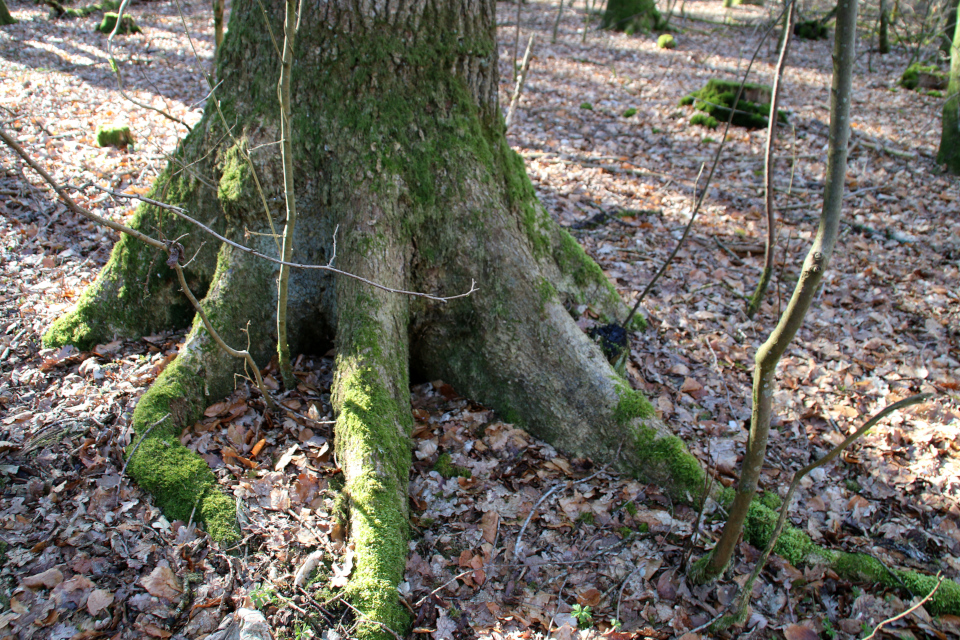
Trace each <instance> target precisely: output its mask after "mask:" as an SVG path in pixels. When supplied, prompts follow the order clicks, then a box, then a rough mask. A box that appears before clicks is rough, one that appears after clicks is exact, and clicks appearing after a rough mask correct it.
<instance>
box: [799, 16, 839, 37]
mask: <svg viewBox="0 0 960 640" xmlns="http://www.w3.org/2000/svg"><path fill="white" fill-rule="evenodd" d="M793 34H794V35H795V36H797V37H798V38H800V39H801V40H826V39H827V38H829V37H830V29H828V28H827V25H825V24H823V23H822V22H820V21H819V20H800V21H799V22H797V23H796V24H795V25H793Z"/></svg>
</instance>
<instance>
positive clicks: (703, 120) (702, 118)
mask: <svg viewBox="0 0 960 640" xmlns="http://www.w3.org/2000/svg"><path fill="white" fill-rule="evenodd" d="M690 124H699V125H700V126H703V127H706V128H708V129H716V128H717V127H718V126H720V123H719V122H718V121H717V119H716V118H714V117H713V116H711V115H707V114H706V113H695V114H693V117H691V118H690Z"/></svg>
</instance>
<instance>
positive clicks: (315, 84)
mask: <svg viewBox="0 0 960 640" xmlns="http://www.w3.org/2000/svg"><path fill="white" fill-rule="evenodd" d="M321 2H323V6H322V7H321V10H313V9H312V10H311V11H305V12H304V14H303V16H302V21H301V25H300V31H299V35H298V37H297V48H298V55H297V57H296V62H295V63H294V65H293V68H292V76H291V87H290V93H291V101H292V103H293V104H295V105H296V109H295V110H294V111H293V114H292V121H291V122H290V126H291V130H292V131H293V132H294V135H293V137H292V147H293V148H292V153H293V158H294V160H295V162H293V166H294V171H293V175H292V176H287V178H289V179H290V180H292V183H293V184H294V185H296V186H295V196H296V200H297V207H298V210H299V223H298V225H297V232H296V242H295V243H294V250H293V262H296V263H299V264H306V265H325V264H327V263H328V262H329V261H330V260H331V258H332V257H333V255H334V242H335V246H336V266H337V267H338V268H340V269H343V270H344V271H345V272H347V273H350V274H354V275H356V276H359V277H362V278H365V279H366V280H367V281H368V282H376V283H379V284H380V285H383V286H385V287H388V288H390V289H393V290H401V289H402V290H405V291H417V292H425V293H429V294H431V295H439V296H458V295H460V294H464V293H466V292H468V291H471V286H472V284H473V283H476V285H477V289H476V290H473V292H472V293H471V294H470V295H467V296H461V297H457V298H455V299H451V300H449V301H447V302H446V303H440V302H436V301H433V300H427V299H425V298H423V297H414V296H408V295H401V294H398V293H396V292H392V291H386V290H384V289H380V288H376V287H372V286H370V285H369V284H367V283H366V282H363V281H360V280H357V279H353V278H350V277H345V276H337V275H334V274H332V273H330V272H327V271H323V270H319V269H293V270H292V271H291V278H290V282H289V297H288V301H287V335H288V336H289V338H290V344H289V348H290V352H291V353H294V354H297V353H324V352H326V351H327V350H329V349H330V348H331V347H334V348H335V349H336V353H337V360H336V371H335V377H334V381H333V393H332V404H333V408H334V410H335V412H336V414H337V422H336V426H335V444H336V451H337V461H338V462H339V463H340V466H341V468H342V470H343V479H344V486H343V489H342V492H341V495H342V498H341V500H340V505H341V506H342V507H343V509H344V511H345V521H346V522H348V523H349V536H350V539H351V541H352V543H353V544H354V547H355V564H354V571H353V573H352V575H351V577H350V582H349V584H348V585H347V587H346V590H345V593H344V595H345V597H347V598H349V600H350V601H351V603H352V604H354V606H356V607H357V608H358V609H359V611H360V612H361V613H362V615H363V616H365V617H366V618H369V619H372V620H374V621H376V622H377V623H382V624H383V625H386V626H387V627H388V628H389V629H391V630H392V631H393V632H396V633H398V634H405V633H406V631H407V626H408V623H409V615H408V613H407V611H406V609H405V608H404V606H403V605H402V603H401V602H400V600H399V598H398V593H397V586H398V585H399V583H400V581H401V580H402V579H403V572H404V566H405V562H406V553H407V543H408V536H409V530H408V525H407V518H408V515H409V514H408V509H409V506H408V505H409V498H408V496H407V483H408V477H409V471H410V466H411V440H410V433H411V430H412V427H413V416H412V411H411V407H410V395H409V380H410V376H411V374H414V375H416V376H417V377H418V378H421V379H427V380H435V379H442V380H444V381H446V382H448V383H449V384H451V385H452V386H453V387H454V388H455V389H457V391H458V392H459V393H461V394H463V395H464V396H467V397H469V398H471V399H472V400H475V401H477V402H480V403H483V404H486V405H487V406H490V407H491V408H493V409H494V410H496V411H497V412H498V413H499V414H500V415H501V416H503V417H504V418H505V419H507V420H509V421H511V422H514V423H516V424H518V425H521V426H523V427H524V428H526V429H528V430H529V431H530V432H531V433H533V434H534V435H536V436H537V437H540V438H542V439H544V440H547V441H548V442H550V443H552V444H553V445H554V446H556V447H557V448H558V449H562V450H564V451H567V452H569V453H570V454H571V455H576V456H586V457H590V458H592V459H593V460H596V461H597V462H600V463H602V462H604V461H609V462H611V463H613V462H615V463H616V464H617V465H618V466H619V467H620V468H621V469H622V470H623V471H626V472H631V473H634V474H636V475H638V476H640V477H642V478H644V479H645V480H647V481H652V482H657V483H658V484H660V485H661V486H663V487H664V489H665V491H668V492H669V493H670V494H671V495H673V496H675V498H676V499H682V500H685V501H691V502H695V501H697V500H698V499H699V494H700V492H702V490H703V471H702V470H701V469H700V466H699V464H698V463H697V461H696V459H695V458H694V457H693V456H691V455H690V453H689V452H688V451H687V449H686V447H685V446H684V444H683V442H682V441H680V440H679V439H678V438H677V437H676V436H674V435H672V434H671V433H670V432H669V429H667V427H666V425H664V424H663V423H662V422H661V421H659V420H658V419H657V418H656V417H655V414H654V412H653V409H652V407H651V406H650V404H649V403H648V402H647V401H646V399H645V398H644V397H643V396H642V394H640V393H639V392H637V391H635V390H633V389H631V388H630V386H629V385H628V384H627V383H626V382H625V381H624V380H623V379H622V378H621V377H620V376H619V375H617V373H616V372H615V371H614V369H613V368H612V367H611V366H610V364H609V363H608V362H607V360H606V358H605V357H604V355H603V353H602V351H601V349H600V348H599V347H598V346H597V344H595V343H594V342H593V341H592V340H590V338H589V337H588V336H586V335H585V334H584V333H583V332H582V331H581V330H580V328H579V327H578V326H577V323H576V319H575V318H573V317H572V316H571V314H570V312H569V311H568V309H573V308H576V307H577V306H578V305H589V306H590V307H591V308H592V309H593V310H595V311H596V312H597V313H598V314H599V315H601V316H605V317H607V318H609V319H610V320H611V321H613V320H617V319H622V318H625V317H626V316H627V314H628V312H629V309H628V308H627V306H626V305H625V304H624V302H623V300H622V299H621V298H620V296H619V294H618V293H617V290H616V289H615V288H614V286H613V285H612V283H611V282H610V281H609V280H608V279H607V277H606V276H605V275H604V273H603V271H602V270H601V269H600V267H599V266H598V265H597V264H596V262H594V261H593V260H592V259H591V258H590V257H589V256H588V255H587V254H586V253H585V252H584V250H583V248H582V247H581V246H580V245H579V244H578V243H577V241H576V239H575V238H574V237H573V236H571V235H570V233H568V232H567V231H566V230H564V229H562V228H561V227H560V226H559V225H558V224H557V223H556V222H555V221H554V220H553V219H552V218H551V217H550V215H549V214H548V213H547V212H546V210H545V209H544V208H543V206H542V205H541V204H540V203H539V202H538V200H537V197H536V191H535V189H534V187H533V185H532V184H531V182H530V180H529V178H528V177H527V175H526V170H525V167H524V163H523V159H522V158H521V157H520V156H519V155H518V154H516V153H515V152H514V151H513V150H512V149H511V148H510V147H509V145H508V144H507V141H506V138H505V136H504V126H503V117H502V115H501V111H500V105H499V102H498V85H499V78H498V77H497V73H498V71H497V59H498V54H497V42H496V29H495V27H496V20H495V15H494V12H493V11H492V10H491V5H490V3H489V2H487V0H463V1H462V2H453V1H452V0H438V2H434V3H426V4H423V3H413V4H411V5H409V6H407V7H406V8H405V9H404V10H403V11H396V12H390V13H389V14H384V15H380V14H375V13H374V12H375V7H374V5H371V4H369V3H335V2H327V0H321ZM263 6H264V8H265V9H266V11H267V13H268V18H269V20H267V21H265V20H264V18H263V15H262V10H261V2H260V0H234V2H233V6H232V12H231V17H230V28H229V30H228V31H227V33H226V35H225V37H224V40H223V43H222V45H221V47H219V48H218V52H217V63H218V68H217V73H216V76H217V78H218V79H219V80H220V81H221V85H220V87H219V89H218V92H217V97H218V101H219V104H215V103H214V101H210V102H208V104H207V108H206V110H205V113H204V115H203V118H202V119H201V120H200V122H198V123H197V124H196V125H195V126H194V127H193V129H192V131H191V132H190V133H189V134H188V135H187V137H186V138H185V139H184V140H183V141H182V142H181V144H180V146H179V147H178V149H177V151H176V154H175V161H174V162H172V163H171V164H170V165H169V166H168V167H167V169H166V170H165V171H164V172H163V173H162V174H161V176H160V177H159V178H158V179H157V181H156V183H155V184H154V187H153V189H152V191H151V196H150V197H151V198H154V199H157V200H163V201H164V202H166V203H168V204H173V205H178V206H180V207H182V208H183V209H186V210H187V211H189V212H190V214H191V216H192V217H193V218H194V219H196V220H199V221H201V222H203V223H205V224H207V225H210V226H212V227H213V228H214V229H215V230H216V231H217V232H218V233H220V234H222V235H224V236H226V237H227V238H229V239H231V240H232V241H234V242H237V243H239V244H241V245H244V246H248V247H250V248H252V249H255V250H257V251H259V252H261V253H263V254H266V255H270V256H276V255H277V254H278V250H279V248H278V247H277V244H278V243H276V242H275V241H274V236H273V235H271V234H272V231H271V227H273V228H277V229H282V226H283V221H284V219H285V217H284V216H285V211H284V209H283V206H282V203H283V202H284V200H285V199H284V195H285V190H284V189H285V186H284V184H285V177H284V175H283V171H282V163H281V161H280V159H279V158H277V157H275V156H273V155H271V153H270V150H271V149H275V148H276V146H275V143H276V141H277V140H278V138H279V135H280V123H279V122H278V115H277V114H278V106H277V103H276V99H277V91H276V87H277V80H278V72H279V69H278V65H276V64H275V58H276V51H275V49H274V46H273V43H272V41H271V38H270V35H269V33H268V28H267V26H266V25H267V24H269V23H276V24H279V23H280V22H282V17H283V15H284V3H283V2H282V0H263ZM374 24H375V25H376V27H377V35H376V37H370V35H369V26H370V25H374ZM451 25H457V26H456V28H453V27H451ZM217 107H219V108H217ZM221 113H222V116H221ZM254 149H255V150H256V151H251V150H254ZM183 166H189V167H190V171H183V170H182V167H183ZM255 176H256V179H255ZM258 183H259V185H260V187H261V188H262V192H260V191H258V186H257V185H258ZM264 203H265V204H264ZM130 224H131V226H132V227H134V228H136V229H139V230H142V231H143V232H144V233H147V234H150V235H152V236H155V237H159V238H163V239H174V238H179V239H180V242H181V243H182V244H183V245H184V251H183V252H182V255H185V256H189V257H190V260H191V261H190V264H189V266H188V267H186V268H185V273H186V278H187V284H188V285H189V287H190V288H191V290H192V291H193V293H194V294H195V295H196V296H197V298H198V299H200V305H201V306H202V308H203V309H204V312H205V314H206V316H207V317H208V318H209V321H210V324H211V325H212V326H213V327H214V328H215V329H216V331H217V333H218V334H219V335H220V337H221V338H222V339H223V340H224V341H225V342H226V343H227V344H229V345H232V346H233V347H235V348H243V347H246V348H247V349H248V350H249V351H250V353H251V355H252V357H253V358H254V359H255V361H256V362H258V363H260V364H262V365H265V364H266V363H268V362H270V360H271V358H272V357H274V355H275V354H276V350H277V341H278V338H277V335H278V333H277V317H276V306H277V290H278V287H277V273H278V267H277V265H276V264H275V263H273V262H269V261H266V260H262V259H260V258H257V257H255V256H252V255H250V254H249V253H246V252H244V251H242V250H240V249H238V248H236V247H233V246H229V245H223V246H218V244H217V243H216V242H213V241H212V240H211V239H210V238H209V237H207V236H205V235H204V233H202V232H201V231H198V230H197V229H196V228H194V227H193V226H192V225H190V224H189V223H187V222H185V221H183V220H182V219H180V218H178V217H176V215H175V214H174V213H173V212H171V211H169V210H166V209H164V208H162V207H156V206H151V205H143V206H141V207H140V208H139V209H138V211H137V213H136V215H135V216H134V218H133V220H132V221H131V223H130ZM193 316H194V311H193V309H192V308H191V306H190V304H189V303H188V302H187V301H186V299H185V298H184V296H183V295H182V292H181V291H180V285H179V282H178V280H177V278H176V274H175V272H174V271H172V270H171V268H170V267H169V266H168V265H167V256H165V255H162V252H160V251H157V250H155V249H153V248H151V247H149V246H147V245H144V244H140V243H138V242H136V241H134V240H131V239H130V238H129V237H124V238H122V239H121V240H120V241H119V242H118V243H117V245H116V246H115V247H114V250H113V253H112V255H111V258H110V261H109V262H108V263H107V265H106V267H104V269H103V270H102V271H101V273H100V275H99V276H98V278H97V280H96V282H95V283H94V284H93V285H92V286H91V287H90V288H89V289H88V290H87V291H86V292H85V293H84V294H83V296H81V298H80V300H79V301H78V304H77V306H76V307H75V308H74V309H73V310H71V311H70V312H69V313H68V314H66V315H65V316H64V317H62V318H60V319H58V320H57V321H56V322H55V323H54V325H53V326H52V327H51V328H50V330H49V331H48V332H47V333H46V334H45V336H44V343H45V344H46V345H47V346H54V345H63V344H67V343H70V344H74V345H76V346H78V347H79V348H81V349H84V350H88V349H90V348H91V347H93V346H95V345H96V344H98V343H101V342H107V341H110V340H112V339H114V338H115V337H124V338H136V337H138V336H143V335H149V334H150V333H154V332H157V331H164V330H169V329H176V328H179V329H184V328H189V329H190V331H189V334H188V335H187V338H186V340H185V342H184V345H183V347H182V348H181V349H180V352H179V353H178V355H177V358H176V359H175V360H174V361H173V362H171V363H170V364H169V365H168V366H167V368H166V369H165V370H164V371H163V373H162V374H161V375H160V376H159V377H158V378H157V380H156V382H155V383H154V384H153V385H152V386H151V387H150V388H149V389H148V390H147V391H146V392H145V393H144V395H143V396H142V397H141V399H140V401H139V404H138V405H137V408H136V410H135V411H134V414H133V425H132V426H133V429H134V431H135V433H136V437H135V440H139V438H140V437H144V440H143V443H142V444H141V445H140V447H139V448H138V449H137V450H136V452H135V453H132V454H131V459H130V464H129V467H128V468H129V470H130V472H131V476H132V477H133V478H134V479H135V480H136V481H137V482H139V483H140V484H141V485H142V486H144V487H145V488H147V489H148V490H150V491H151V492H152V493H153V495H154V499H155V500H156V502H157V504H158V505H159V506H160V507H161V508H163V509H164V511H165V513H168V515H170V516H172V517H178V518H180V517H183V514H187V516H188V517H189V514H190V513H191V512H192V510H193V509H194V507H196V512H195V513H196V515H195V521H196V520H199V521H201V522H203V523H204V524H205V525H206V527H207V530H208V532H209V533H210V535H211V537H213V538H215V539H218V540H221V541H232V540H235V539H236V537H237V536H238V535H239V534H240V531H239V530H238V528H237V525H236V520H235V514H234V510H233V502H232V500H231V499H230V498H229V497H227V496H225V495H224V494H222V493H221V492H220V491H219V490H218V489H217V487H216V485H215V482H214V479H213V475H212V474H211V472H210V470H209V468H207V466H206V464H205V463H204V462H203V460H202V458H200V457H199V456H197V455H196V454H195V453H193V452H191V451H189V450H187V449H186V448H184V447H183V446H182V445H181V444H180V443H179V434H180V433H182V431H183V429H188V428H190V427H191V426H192V425H193V424H194V422H195V421H196V420H197V419H198V417H199V416H201V415H202V412H203V409H204V407H206V406H209V405H210V404H212V403H213V402H216V401H218V400H220V399H222V398H224V397H226V396H227V395H229V394H230V393H231V392H232V391H233V390H234V388H235V386H236V385H237V384H238V383H237V380H238V379H240V376H245V375H246V376H249V374H250V372H247V371H244V365H243V362H242V361H240V360H238V359H234V358H232V357H230V356H229V355H228V354H226V353H225V352H224V351H223V350H222V349H220V348H219V347H218V346H217V344H216V342H215V341H214V339H213V338H212V337H211V335H210V334H209V333H208V331H207V329H206V327H205V325H204V324H203V323H201V322H200V320H199V319H197V318H194V317H193ZM439 470H440V471H441V472H444V473H454V472H456V471H457V470H456V468H455V466H453V467H447V466H446V465H445V464H443V463H441V465H440V469H439ZM358 635H359V636H361V637H363V638H368V639H370V638H377V639H381V638H382V639H386V640H392V638H393V636H392V634H391V633H388V632H386V631H384V629H383V627H381V626H379V625H378V624H374V623H367V622H361V624H360V627H359V629H358Z"/></svg>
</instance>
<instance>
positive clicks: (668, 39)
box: [657, 33, 677, 49]
mask: <svg viewBox="0 0 960 640" xmlns="http://www.w3.org/2000/svg"><path fill="white" fill-rule="evenodd" d="M657 48H658V49H676V48H677V41H676V40H675V39H674V38H673V36H672V35H670V34H669V33H664V34H662V35H661V36H660V37H659V38H657Z"/></svg>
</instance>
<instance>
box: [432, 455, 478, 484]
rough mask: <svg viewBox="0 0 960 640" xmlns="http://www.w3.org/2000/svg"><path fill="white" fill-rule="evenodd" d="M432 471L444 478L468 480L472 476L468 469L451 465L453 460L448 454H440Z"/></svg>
mask: <svg viewBox="0 0 960 640" xmlns="http://www.w3.org/2000/svg"><path fill="white" fill-rule="evenodd" d="M433 470H434V471H436V472H437V473H439V474H440V475H441V476H443V477H444V478H448V479H449V478H469V477H471V476H472V475H473V474H472V473H471V471H470V469H468V468H466V467H461V466H458V465H455V464H453V458H451V457H450V454H449V453H441V454H440V457H439V458H437V462H436V463H435V464H434V465H433Z"/></svg>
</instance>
